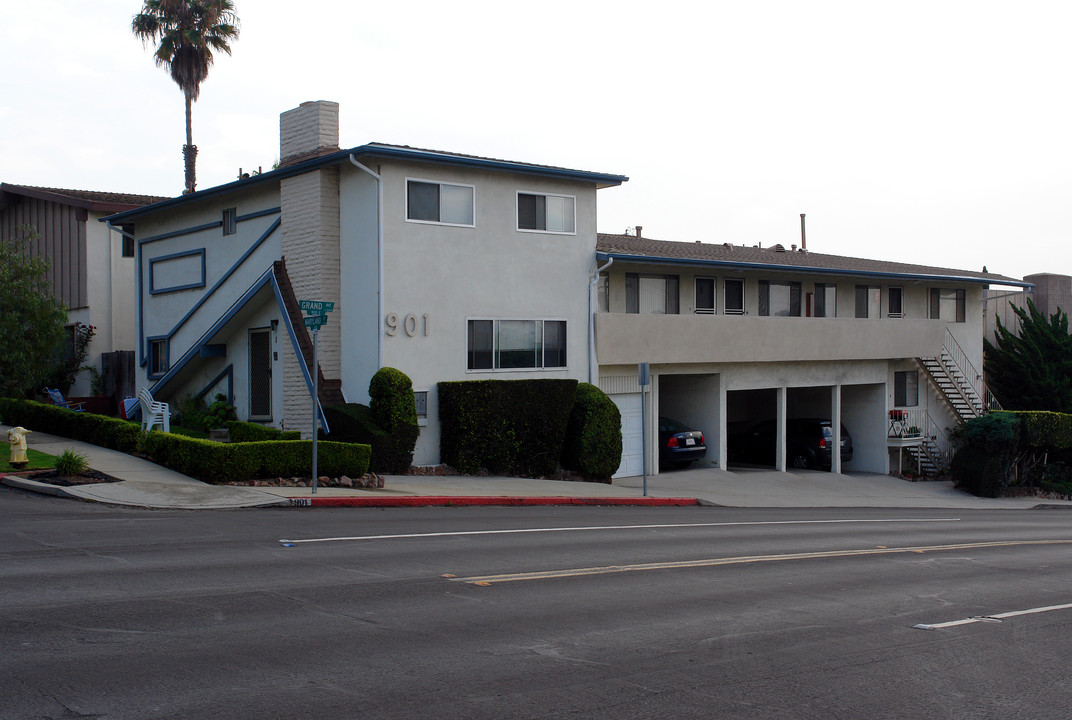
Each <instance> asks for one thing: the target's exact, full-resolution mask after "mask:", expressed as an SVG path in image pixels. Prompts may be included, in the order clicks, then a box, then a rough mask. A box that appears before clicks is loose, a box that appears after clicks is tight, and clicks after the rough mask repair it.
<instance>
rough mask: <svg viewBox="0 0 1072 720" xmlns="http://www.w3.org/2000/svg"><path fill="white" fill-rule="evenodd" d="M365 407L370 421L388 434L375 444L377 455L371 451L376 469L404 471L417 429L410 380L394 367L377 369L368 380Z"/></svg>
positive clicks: (414, 444)
mask: <svg viewBox="0 0 1072 720" xmlns="http://www.w3.org/2000/svg"><path fill="white" fill-rule="evenodd" d="M369 411H370V412H371V413H372V420H373V422H375V423H376V425H377V426H378V427H379V428H380V429H381V430H383V431H384V432H385V433H386V434H387V436H388V442H386V443H383V445H382V446H381V447H377V448H376V449H377V450H378V451H379V454H380V455H381V456H380V457H376V453H373V457H372V464H373V467H374V468H375V470H376V472H382V473H392V474H398V473H404V472H406V471H407V470H409V467H410V465H412V464H413V449H414V448H415V447H416V446H417V436H418V435H420V432H421V429H420V427H419V426H418V425H417V406H416V405H415V404H414V401H413V381H412V380H410V379H409V377H408V376H407V375H406V374H405V373H404V372H402V371H401V370H396V369H395V368H389V367H385V368H380V369H379V370H377V371H376V374H375V375H373V376H372V380H371V381H370V382H369ZM384 455H386V457H384Z"/></svg>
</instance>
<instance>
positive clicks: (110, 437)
mask: <svg viewBox="0 0 1072 720" xmlns="http://www.w3.org/2000/svg"><path fill="white" fill-rule="evenodd" d="M0 413H2V414H3V417H4V419H5V421H6V422H8V423H9V424H12V425H23V426H25V427H27V428H29V429H30V430H38V431H40V432H46V433H50V434H54V435H60V436H62V437H68V438H71V439H73V440H80V441H82V442H87V443H90V444H93V445H99V446H101V447H106V448H110V449H112V450H119V451H120V452H125V453H128V454H133V453H135V452H140V453H141V454H143V455H145V456H146V457H148V458H149V459H150V460H152V461H153V462H155V463H157V464H159V465H163V466H164V467H168V468H171V469H172V470H175V471H176V472H180V473H182V474H184V475H189V476H190V477H195V478H198V479H199V480H204V481H205V482H211V483H219V482H227V481H232V480H236V481H241V480H249V479H251V478H254V477H294V476H298V477H304V476H307V475H308V474H309V472H310V470H312V452H313V451H312V444H311V443H310V442H309V441H308V440H272V441H260V442H232V443H218V442H212V441H210V440H202V439H199V438H191V437H186V436H185V435H177V434H174V433H165V432H159V431H153V432H150V433H148V434H147V435H146V434H144V433H142V431H141V425H140V424H139V423H135V422H130V421H128V420H120V419H118V418H112V417H107V416H105V415H94V414H92V413H76V412H73V411H71V410H66V409H64V408H61V407H56V406H55V405H45V404H44V403H38V402H34V401H32V400H18V399H13V398H0ZM245 424H247V425H248V424H252V423H245ZM257 427H260V426H257ZM289 434H290V433H286V435H289ZM283 435H284V434H280V436H281V437H282V436H283ZM371 452H372V451H371V449H370V448H369V446H368V445H352V444H346V443H337V442H321V443H320V445H319V447H318V448H317V470H318V471H319V472H320V473H322V474H324V475H330V476H332V477H338V476H340V475H350V476H352V477H360V476H362V475H364V474H365V473H366V472H367V471H368V465H369V456H370V454H371Z"/></svg>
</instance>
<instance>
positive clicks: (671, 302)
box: [625, 273, 680, 315]
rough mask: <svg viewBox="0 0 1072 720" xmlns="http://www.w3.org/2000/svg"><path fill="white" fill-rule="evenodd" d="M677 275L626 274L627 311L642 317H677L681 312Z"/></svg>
mask: <svg viewBox="0 0 1072 720" xmlns="http://www.w3.org/2000/svg"><path fill="white" fill-rule="evenodd" d="M679 286H680V281H679V279H678V276H677V275H640V274H638V273H626V274H625V311H626V312H627V313H639V314H641V315H677V314H678V313H679V312H680V298H679V295H678V288H679Z"/></svg>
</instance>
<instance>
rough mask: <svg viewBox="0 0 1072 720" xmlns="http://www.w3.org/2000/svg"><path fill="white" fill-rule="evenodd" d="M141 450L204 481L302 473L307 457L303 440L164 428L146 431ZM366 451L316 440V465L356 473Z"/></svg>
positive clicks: (308, 446) (308, 447)
mask: <svg viewBox="0 0 1072 720" xmlns="http://www.w3.org/2000/svg"><path fill="white" fill-rule="evenodd" d="M143 451H144V452H145V454H146V455H148V456H149V459H151V460H152V461H153V462H155V463H158V464H160V465H164V466H166V467H169V468H171V469H173V470H175V471H176V472H181V473H182V474H184V475H189V476H190V477H195V478H198V479H199V480H204V481H205V482H210V483H222V482H245V481H247V480H250V479H252V478H254V477H308V476H309V474H310V471H311V470H312V457H313V455H312V453H313V448H312V443H311V442H310V441H308V440H286V441H279V440H266V441H260V442H241V443H217V442H212V441H210V440H199V439H197V438H189V437H185V436H183V435H175V434H173V433H164V432H151V433H149V434H148V435H147V436H146V438H145V442H144V443H143ZM370 455H371V449H370V448H369V447H368V446H367V445H355V444H348V443H336V442H321V443H320V445H319V446H318V448H317V471H318V473H319V474H323V475H330V476H332V477H338V476H340V475H350V476H353V477H361V476H362V475H364V474H365V473H366V472H367V471H368V465H369V456H370Z"/></svg>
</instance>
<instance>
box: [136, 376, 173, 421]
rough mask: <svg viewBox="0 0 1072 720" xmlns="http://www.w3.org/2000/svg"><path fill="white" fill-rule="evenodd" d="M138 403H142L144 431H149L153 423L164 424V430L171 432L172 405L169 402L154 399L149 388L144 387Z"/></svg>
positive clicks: (139, 394)
mask: <svg viewBox="0 0 1072 720" xmlns="http://www.w3.org/2000/svg"><path fill="white" fill-rule="evenodd" d="M138 404H140V405H141V429H142V432H149V431H150V430H152V429H153V425H162V426H163V428H164V432H171V407H170V406H169V405H168V404H167V403H165V402H157V401H156V400H153V394H152V393H151V392H149V388H145V387H143V388H142V389H141V392H139V393H138Z"/></svg>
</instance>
